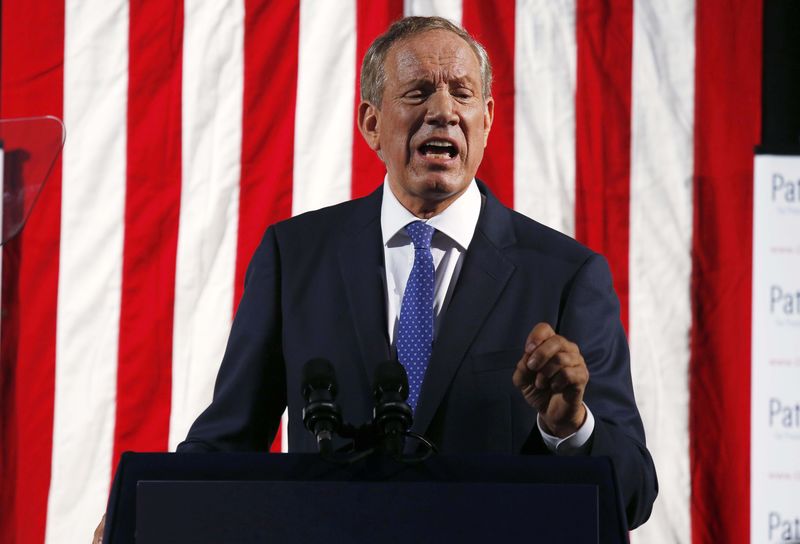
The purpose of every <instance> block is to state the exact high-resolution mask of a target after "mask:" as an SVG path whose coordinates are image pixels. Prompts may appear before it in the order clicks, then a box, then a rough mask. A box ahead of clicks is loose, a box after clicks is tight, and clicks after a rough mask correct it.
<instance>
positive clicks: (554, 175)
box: [514, 0, 577, 236]
mask: <svg viewBox="0 0 800 544" xmlns="http://www.w3.org/2000/svg"><path fill="white" fill-rule="evenodd" d="M515 36H516V42H515V54H514V73H515V75H514V84H515V96H514V109H515V113H514V208H515V209H516V210H517V211H518V212H521V213H524V214H525V215H527V216H529V217H532V218H533V219H536V220H537V221H540V222H542V223H544V224H545V225H548V226H550V227H552V228H554V229H556V230H560V231H561V232H563V233H565V234H568V235H570V236H574V235H575V79H576V69H577V68H576V66H577V44H576V38H575V2H574V0H571V1H568V2H551V1H548V0H517V6H516V33H515Z"/></svg>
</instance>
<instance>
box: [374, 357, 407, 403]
mask: <svg viewBox="0 0 800 544" xmlns="http://www.w3.org/2000/svg"><path fill="white" fill-rule="evenodd" d="M372 390H373V392H374V393H375V398H376V399H378V398H379V397H380V396H381V395H382V394H383V393H388V392H392V393H399V394H400V397H401V398H402V400H406V399H407V398H408V375H407V374H406V369H405V368H403V365H401V364H400V363H398V362H397V361H383V362H382V363H380V364H378V367H377V368H376V369H375V381H374V382H373V387H372Z"/></svg>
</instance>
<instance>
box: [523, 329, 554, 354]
mask: <svg viewBox="0 0 800 544" xmlns="http://www.w3.org/2000/svg"><path fill="white" fill-rule="evenodd" d="M555 334H556V331H554V330H553V327H551V326H550V324H549V323H544V322H542V323H537V324H536V325H535V326H534V327H533V329H532V330H531V332H530V333H529V334H528V338H526V339H525V353H527V354H529V355H530V354H531V353H533V351H534V350H535V349H536V348H537V347H538V346H539V345H540V344H541V343H542V342H544V341H545V340H547V339H548V338H550V337H551V336H554V335H555Z"/></svg>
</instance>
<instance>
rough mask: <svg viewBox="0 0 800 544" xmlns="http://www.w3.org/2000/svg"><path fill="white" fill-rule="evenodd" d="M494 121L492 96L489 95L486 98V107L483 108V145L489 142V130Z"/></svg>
mask: <svg viewBox="0 0 800 544" xmlns="http://www.w3.org/2000/svg"><path fill="white" fill-rule="evenodd" d="M492 121H494V98H492V97H491V96H490V97H489V98H487V99H486V107H485V108H484V110H483V147H486V144H488V143H489V131H490V130H492Z"/></svg>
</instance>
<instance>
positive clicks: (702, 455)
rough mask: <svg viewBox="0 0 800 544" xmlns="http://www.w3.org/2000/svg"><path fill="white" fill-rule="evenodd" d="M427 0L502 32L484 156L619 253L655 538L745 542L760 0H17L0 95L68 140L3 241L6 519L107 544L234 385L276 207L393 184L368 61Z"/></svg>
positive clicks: (617, 275) (22, 539) (497, 38)
mask: <svg viewBox="0 0 800 544" xmlns="http://www.w3.org/2000/svg"><path fill="white" fill-rule="evenodd" d="M403 14H414V15H433V14H436V15H442V16H445V17H447V18H449V19H451V20H453V21H455V22H458V23H460V24H462V25H463V26H464V27H465V28H466V29H467V30H469V31H470V32H471V33H473V34H474V35H475V36H476V37H477V38H478V39H479V40H481V41H482V42H483V43H484V44H485V45H486V46H487V49H488V51H489V54H490V56H491V58H492V61H493V65H494V70H495V84H494V87H493V95H494V97H495V99H496V115H495V124H494V127H493V129H492V134H491V137H490V139H489V147H488V150H487V154H486V157H485V160H484V162H483V164H482V166H481V169H480V171H479V174H478V176H479V177H480V178H481V179H483V180H485V181H486V182H487V184H488V185H489V187H490V188H491V189H492V191H494V193H495V194H496V195H497V196H498V197H499V198H500V199H501V200H502V201H503V202H504V203H505V204H507V205H509V206H512V207H514V208H515V209H517V210H519V211H520V212H522V213H525V214H526V215H529V216H531V217H533V218H535V219H537V220H539V221H540V222H543V223H545V224H547V225H550V226H552V227H554V228H556V229H558V230H560V231H563V232H565V233H567V234H569V235H571V236H574V237H576V238H577V239H578V240H581V241H582V242H584V243H586V244H588V245H589V246H590V247H592V248H593V249H595V250H597V251H600V252H602V253H604V254H605V255H606V256H607V257H608V259H609V261H610V263H611V267H612V271H613V273H614V279H615V286H616V290H617V292H618V294H619V296H620V299H621V301H622V311H623V320H624V323H625V325H626V328H627V331H628V334H629V339H630V346H631V352H632V372H633V379H634V385H635V390H636V394H637V401H638V404H639V407H640V409H641V411H642V416H643V419H644V423H645V429H646V432H647V438H648V445H649V447H650V450H651V452H652V454H653V457H654V460H655V463H656V467H657V470H658V475H659V481H660V494H659V498H658V500H657V502H656V506H655V510H654V512H653V516H652V518H651V520H650V521H649V522H648V523H647V524H646V525H645V526H644V527H642V528H641V529H639V530H637V531H635V532H634V533H633V534H632V537H631V538H632V541H633V542H642V543H645V542H646V543H675V542H681V543H689V542H691V543H709V544H710V543H719V542H726V543H732V542H746V541H748V538H749V537H748V535H749V524H750V522H749V485H750V484H749V444H750V304H751V303H750V279H751V271H750V270H751V237H752V232H751V230H752V229H751V224H752V165H753V146H754V145H755V144H757V143H758V139H759V123H760V100H761V98H760V95H761V83H760V81H761V50H762V47H761V34H762V31H761V20H762V3H761V2H759V1H758V0H516V1H514V0H505V1H501V0H498V1H494V2H490V1H482V0H406V1H405V2H404V1H403V0H213V1H211V0H150V1H147V0H67V1H66V2H64V1H63V0H62V1H59V0H3V2H2V14H1V15H2V43H1V45H0V46H1V47H2V56H1V58H0V75H1V77H2V87H0V116H2V117H3V118H15V117H27V116H34V115H44V114H50V115H56V116H58V117H61V118H62V119H63V120H64V123H65V125H66V129H67V143H66V146H65V148H64V150H63V153H62V155H61V158H60V160H59V161H58V163H57V164H56V167H55V169H54V171H53V173H52V175H51V178H50V180H49V182H48V184H47V186H46V187H45V190H44V192H43V194H42V195H41V197H40V199H39V201H38V203H37V205H36V208H35V209H34V211H33V213H32V215H31V217H30V219H29V221H28V223H27V225H26V227H25V230H24V231H23V233H22V235H21V236H19V237H18V238H16V239H15V240H14V241H13V242H12V243H10V244H9V245H7V246H6V247H5V248H4V249H3V251H4V259H3V263H4V270H3V274H4V278H3V280H4V281H3V282H2V287H3V293H2V303H3V306H2V311H3V314H2V315H3V326H2V373H1V374H0V380H1V381H0V425H1V427H0V542H3V543H13V542H17V543H41V542H47V543H72V542H88V540H89V539H90V538H91V534H92V531H93V529H94V526H95V525H96V524H97V522H98V520H99V519H100V516H101V514H102V512H103V511H104V509H105V501H106V498H107V494H108V491H109V486H110V482H111V478H112V471H113V469H114V467H115V464H116V461H117V459H118V457H119V455H120V453H121V452H123V451H126V450H137V451H164V450H171V449H174V447H175V446H176V444H177V443H178V442H180V441H181V439H182V438H183V437H184V436H185V434H186V432H187V430H188V428H189V425H190V424H191V422H192V421H193V419H194V418H195V417H196V416H197V415H198V413H199V412H200V411H201V410H202V409H203V408H204V407H205V406H206V405H207V403H208V402H209V401H210V398H211V392H212V387H213V381H214V377H215V375H216V371H217V367H218V365H219V361H220V359H221V355H222V351H223V349H224V345H225V341H226V337H227V333H228V330H229V327H230V324H231V320H232V316H233V313H234V311H235V308H236V305H237V301H238V299H239V297H240V295H241V292H242V287H243V276H244V270H245V268H246V266H247V263H248V261H249V258H250V256H251V254H252V253H253V251H254V249H255V247H256V244H257V243H258V241H259V239H260V237H261V235H262V233H263V231H264V229H265V228H266V226H267V225H269V224H270V223H273V222H275V221H278V220H281V219H285V218H288V217H290V216H292V215H294V214H298V213H301V212H304V211H307V210H311V209H315V208H318V207H321V206H325V205H329V204H333V203H336V202H340V201H343V200H347V199H349V198H352V197H358V196H362V195H365V194H367V193H369V192H371V191H372V190H373V189H374V188H375V187H377V186H378V185H379V184H380V183H381V181H382V179H383V168H382V165H381V163H380V162H379V161H378V160H377V158H376V157H375V156H374V155H373V153H372V152H371V151H370V150H369V148H368V147H367V146H366V144H364V143H363V142H362V141H361V138H360V135H359V134H358V131H357V130H356V128H355V107H356V105H357V103H358V88H357V78H358V73H359V66H360V60H361V58H362V56H363V54H364V52H365V51H366V48H367V46H368V45H369V43H370V42H371V40H372V39H373V38H374V37H375V36H377V35H378V34H379V33H380V32H382V31H383V30H384V29H385V28H386V27H387V26H388V24H389V23H390V22H391V21H393V20H395V19H396V18H398V17H400V16H402V15H403ZM12 268H13V270H12ZM300 432H303V431H300ZM284 443H285V442H284ZM280 446H281V440H280V439H279V440H277V441H276V445H275V446H274V447H276V448H280ZM622 477H624V475H622Z"/></svg>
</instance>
